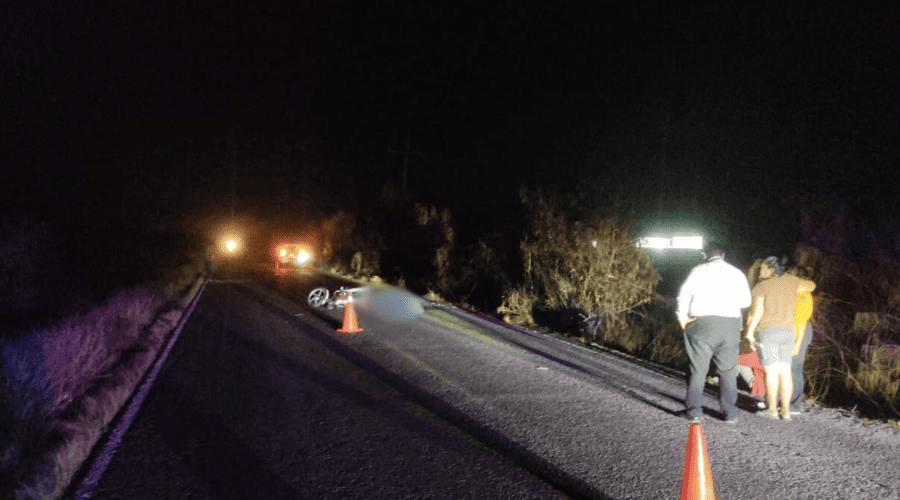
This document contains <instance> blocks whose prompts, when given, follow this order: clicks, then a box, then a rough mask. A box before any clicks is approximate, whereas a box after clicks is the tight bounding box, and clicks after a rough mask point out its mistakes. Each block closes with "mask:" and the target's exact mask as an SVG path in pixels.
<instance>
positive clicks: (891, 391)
mask: <svg viewBox="0 0 900 500" xmlns="http://www.w3.org/2000/svg"><path fill="white" fill-rule="evenodd" d="M795 259H796V260H797V262H798V263H799V264H800V265H804V266H807V267H808V268H810V269H812V277H811V279H812V280H813V281H815V282H816V285H817V288H816V292H815V297H816V309H815V311H814V313H813V317H812V319H811V322H810V323H811V325H812V331H813V335H814V337H813V342H812V344H811V345H810V348H809V353H808V354H807V360H806V384H807V395H808V397H810V398H812V399H814V400H817V401H820V402H823V403H825V404H829V405H833V406H841V407H851V406H852V407H856V408H857V409H858V410H859V411H861V412H862V413H864V414H866V415H868V416H871V417H877V418H894V419H896V418H898V417H900V392H898V390H900V356H898V355H897V352H896V350H895V349H894V348H893V347H891V346H893V345H897V344H898V343H900V332H898V330H900V318H898V301H900V299H898V297H900V288H898V286H897V285H896V284H897V283H900V265H898V264H897V263H896V262H892V261H888V260H876V261H873V262H871V263H870V264H869V265H868V266H863V265H860V264H859V263H857V262H853V261H850V260H849V259H847V258H846V257H844V256H842V255H840V254H838V253H835V252H824V251H822V250H820V249H818V248H815V247H812V246H810V245H806V244H798V245H797V248H796V251H795Z"/></svg>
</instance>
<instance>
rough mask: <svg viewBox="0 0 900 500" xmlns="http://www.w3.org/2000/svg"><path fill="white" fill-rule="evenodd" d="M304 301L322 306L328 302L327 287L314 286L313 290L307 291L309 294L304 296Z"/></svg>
mask: <svg viewBox="0 0 900 500" xmlns="http://www.w3.org/2000/svg"><path fill="white" fill-rule="evenodd" d="M306 302H308V303H309V305H311V306H313V307H322V306H323V305H325V303H326V302H328V289H327V288H316V289H314V290H313V291H311V292H309V295H308V296H307V297H306Z"/></svg>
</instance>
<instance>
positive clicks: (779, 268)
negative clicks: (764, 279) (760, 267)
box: [763, 255, 784, 276]
mask: <svg viewBox="0 0 900 500" xmlns="http://www.w3.org/2000/svg"><path fill="white" fill-rule="evenodd" d="M763 264H765V265H767V266H769V267H771V268H772V269H773V270H774V271H775V276H781V275H783V274H784V263H783V262H781V261H780V260H778V257H775V256H774V255H772V256H769V257H766V259H765V260H764V261H763Z"/></svg>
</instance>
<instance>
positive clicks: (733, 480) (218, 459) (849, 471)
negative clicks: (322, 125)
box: [94, 277, 900, 499]
mask: <svg viewBox="0 0 900 500" xmlns="http://www.w3.org/2000/svg"><path fill="white" fill-rule="evenodd" d="M306 279H307V280H312V279H313V278H309V277H308V278H306ZM312 286H313V285H312V284H311V283H309V282H306V283H304V282H297V283H290V282H282V285H281V286H278V287H271V286H263V285H262V284H260V283H253V282H249V281H247V282H211V283H210V284H209V285H208V286H207V287H206V289H205V292H204V294H203V296H202V297H201V298H200V301H199V303H198V305H197V307H196V309H195V310H194V313H193V315H192V317H191V318H190V320H189V321H188V322H187V324H186V326H185V328H184V331H183V332H182V334H181V338H180V340H179V341H178V344H176V346H175V348H174V349H173V352H172V355H171V356H170V358H169V359H168V361H167V363H166V365H165V367H164V369H163V371H162V372H161V374H160V377H159V378H158V380H157V382H156V384H155V385H154V388H153V389H152V391H151V392H150V394H149V396H148V398H147V400H146V401H145V402H144V404H143V407H142V408H141V411H140V413H139V414H138V416H137V418H136V419H135V421H134V423H133V424H132V426H131V428H130V430H129V432H128V433H127V434H126V436H125V439H124V441H123V442H122V444H121V445H120V446H119V447H118V449H117V451H116V452H115V454H114V456H113V458H112V461H111V463H110V465H109V467H108V469H107V470H106V473H105V474H104V475H103V477H102V479H101V481H100V483H99V484H98V486H97V487H96V489H95V490H94V492H95V494H94V498H100V499H118V498H122V499H125V498H128V499H142V498H148V499H149V498H154V499H157V498H197V499H203V498H215V499H219V498H242V499H246V498H335V499H337V498H392V499H394V498H615V499H630V498H633V499H643V498H648V499H649V498H676V497H677V496H678V494H679V493H680V489H681V479H682V472H683V466H684V459H685V445H686V442H687V437H688V425H689V423H688V422H687V421H685V420H681V419H680V418H678V417H677V416H676V413H677V412H678V411H679V410H681V408H682V407H683V397H684V387H685V386H684V382H683V378H682V376H681V375H680V374H678V373H674V372H672V371H670V370H667V369H665V368H662V367H658V366H654V365H650V364H648V363H640V362H638V361H637V360H633V359H628V358H627V357H625V356H623V355H618V354H615V353H598V352H596V351H593V350H588V349H585V348H583V347H581V346H579V345H577V344H573V343H568V342H563V341H560V340H558V339H555V338H551V337H547V336H543V335H540V334H536V333H533V332H528V331H522V330H516V329H511V328H508V327H506V326H504V325H501V324H497V323H496V322H493V321H491V320H489V319H487V318H482V317H479V316H476V315H472V314H470V313H467V312H465V311H461V310H459V309H456V308H452V307H443V306H436V305H431V304H426V306H425V308H424V311H425V313H424V314H423V315H421V316H420V317H418V318H415V319H412V320H409V321H401V322H394V321H391V320H389V319H388V317H387V316H389V315H384V314H376V313H374V312H372V311H369V310H360V311H359V312H358V320H359V323H360V326H361V327H362V328H363V332H360V333H356V334H342V333H338V332H336V331H335V329H336V328H338V327H339V326H340V320H341V311H340V310H333V311H327V310H313V309H310V308H309V307H307V306H306V305H305V302H304V300H303V297H304V296H305V293H306V292H307V291H308V290H309V289H310V288H311V287H312ZM744 403H746V405H745V406H746V407H747V408H748V409H749V407H750V402H749V400H748V401H744ZM707 407H708V408H710V411H709V413H710V415H708V416H707V418H706V419H705V420H704V422H703V428H704V432H705V436H706V440H707V445H708V450H709V461H710V465H711V469H712V474H713V480H714V485H715V489H716V493H717V495H718V498H720V499H730V498H734V499H738V498H740V499H753V498H759V499H770V498H797V499H799V498H816V499H821V498H842V499H855V498H859V499H863V498H865V499H873V498H898V497H900V475H898V474H897V472H896V470H897V464H900V451H898V450H900V446H898V445H900V433H898V432H897V431H893V430H891V429H890V428H887V427H886V426H863V425H861V424H858V423H854V422H853V421H852V420H851V419H848V418H846V417H842V416H840V415H837V414H833V413H829V412H827V411H818V412H813V413H809V414H806V415H804V416H802V417H800V418H797V419H795V420H794V421H791V422H780V421H769V420H765V419H763V418H761V417H756V416H754V415H752V414H751V413H750V412H745V413H744V414H743V415H742V416H741V420H740V421H739V423H738V424H737V425H734V426H732V425H728V424H724V423H722V422H721V421H719V420H718V419H717V418H716V412H715V410H716V409H717V404H716V403H715V399H714V395H712V394H707Z"/></svg>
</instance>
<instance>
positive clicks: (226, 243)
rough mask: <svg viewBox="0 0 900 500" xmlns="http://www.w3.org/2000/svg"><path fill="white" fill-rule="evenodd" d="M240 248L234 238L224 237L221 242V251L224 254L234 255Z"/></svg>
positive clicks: (236, 239) (239, 244) (237, 240)
mask: <svg viewBox="0 0 900 500" xmlns="http://www.w3.org/2000/svg"><path fill="white" fill-rule="evenodd" d="M240 248H241V241H240V240H239V239H238V238H237V237H236V236H226V237H225V238H224V239H223V240H222V249H223V250H225V252H226V253H230V254H235V253H237V252H238V250H240Z"/></svg>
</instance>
